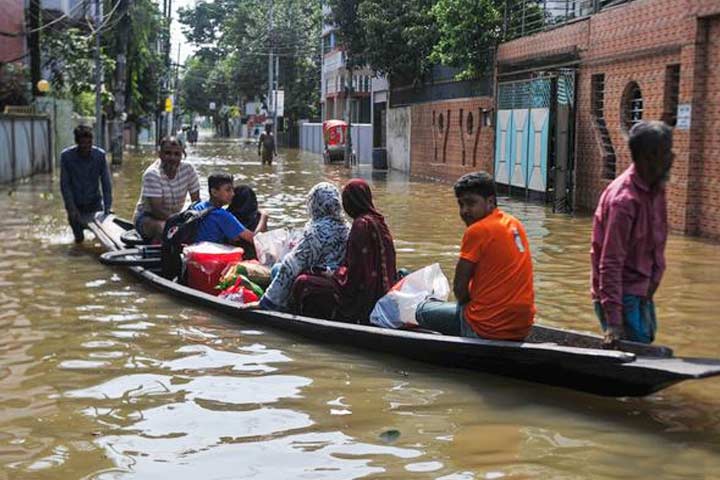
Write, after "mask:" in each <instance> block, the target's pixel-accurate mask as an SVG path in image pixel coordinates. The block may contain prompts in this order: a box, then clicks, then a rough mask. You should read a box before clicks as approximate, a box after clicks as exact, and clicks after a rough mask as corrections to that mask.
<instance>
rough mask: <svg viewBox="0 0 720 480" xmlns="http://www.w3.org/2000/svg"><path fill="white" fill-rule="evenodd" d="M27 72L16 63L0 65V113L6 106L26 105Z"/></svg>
mask: <svg viewBox="0 0 720 480" xmlns="http://www.w3.org/2000/svg"><path fill="white" fill-rule="evenodd" d="M28 77H29V75H28V71H27V68H26V67H24V66H23V65H20V64H18V63H5V64H2V65H0V111H2V110H3V109H4V108H5V106H6V105H27V104H28V88H27V82H28Z"/></svg>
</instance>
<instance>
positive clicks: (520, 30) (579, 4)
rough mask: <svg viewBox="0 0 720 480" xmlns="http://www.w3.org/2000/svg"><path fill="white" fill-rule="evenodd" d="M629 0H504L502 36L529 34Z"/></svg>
mask: <svg viewBox="0 0 720 480" xmlns="http://www.w3.org/2000/svg"><path fill="white" fill-rule="evenodd" d="M631 1H632V0H506V2H505V12H504V22H503V38H504V39H505V40H506V41H507V40H512V39H514V38H519V37H524V36H527V35H532V34H534V33H538V32H542V31H545V30H550V29H552V28H556V27H558V26H561V25H565V24H567V23H570V22H573V21H575V20H577V19H580V18H584V17H588V16H590V15H593V14H595V13H598V12H600V11H602V10H605V9H607V8H610V7H614V6H617V5H621V4H623V3H629V2H631Z"/></svg>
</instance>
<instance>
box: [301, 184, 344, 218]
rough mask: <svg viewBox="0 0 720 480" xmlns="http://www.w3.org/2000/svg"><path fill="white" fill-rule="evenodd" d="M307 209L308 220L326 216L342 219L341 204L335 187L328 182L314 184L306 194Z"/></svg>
mask: <svg viewBox="0 0 720 480" xmlns="http://www.w3.org/2000/svg"><path fill="white" fill-rule="evenodd" d="M307 210H308V216H310V222H316V221H319V220H323V219H326V218H330V219H335V220H342V205H341V203H340V192H339V191H338V189H337V187H336V186H335V185H333V184H332V183H328V182H320V183H318V184H317V185H315V186H314V187H313V188H312V189H310V192H309V193H308V196H307Z"/></svg>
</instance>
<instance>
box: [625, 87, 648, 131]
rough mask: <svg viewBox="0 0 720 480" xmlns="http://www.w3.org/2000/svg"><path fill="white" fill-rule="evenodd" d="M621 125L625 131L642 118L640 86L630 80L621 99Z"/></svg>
mask: <svg viewBox="0 0 720 480" xmlns="http://www.w3.org/2000/svg"><path fill="white" fill-rule="evenodd" d="M621 112H622V126H623V127H624V128H625V130H626V131H628V130H630V129H631V128H632V126H633V125H635V124H636V123H638V122H639V121H640V120H642V118H643V97H642V92H641V91H640V86H639V85H638V84H637V83H636V82H630V83H629V84H628V86H627V87H625V94H624V95H623V99H622V110H621Z"/></svg>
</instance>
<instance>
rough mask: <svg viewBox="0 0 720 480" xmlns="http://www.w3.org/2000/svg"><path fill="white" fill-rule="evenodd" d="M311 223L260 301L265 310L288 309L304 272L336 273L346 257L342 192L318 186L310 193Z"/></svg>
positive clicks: (332, 187) (324, 185) (308, 202)
mask: <svg viewBox="0 0 720 480" xmlns="http://www.w3.org/2000/svg"><path fill="white" fill-rule="evenodd" d="M307 209H308V215H309V216H310V220H309V221H308V222H307V224H305V229H304V230H303V235H302V239H301V240H300V242H299V243H298V244H297V245H296V246H295V248H293V249H292V251H290V253H288V254H287V255H286V256H285V258H283V260H282V262H281V263H280V267H279V270H278V273H277V275H276V276H275V278H273V280H272V282H271V283H270V286H269V287H268V289H267V290H266V291H265V294H264V295H263V296H262V298H261V299H260V307H261V308H263V309H265V310H280V311H283V310H287V309H288V302H289V300H290V292H291V289H292V286H293V282H295V279H296V278H297V277H298V275H300V274H301V273H302V272H306V271H334V270H335V269H337V268H338V266H339V265H340V262H342V259H343V257H344V256H345V245H346V243H347V238H348V231H349V229H348V225H347V224H346V223H345V220H343V216H342V206H341V204H340V192H339V191H338V189H337V188H336V187H335V185H333V184H331V183H327V182H322V183H318V184H317V185H315V186H314V187H313V188H312V189H311V190H310V193H308V199H307Z"/></svg>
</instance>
